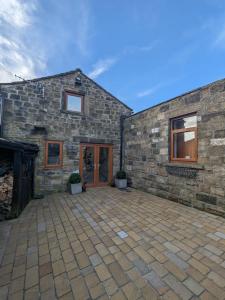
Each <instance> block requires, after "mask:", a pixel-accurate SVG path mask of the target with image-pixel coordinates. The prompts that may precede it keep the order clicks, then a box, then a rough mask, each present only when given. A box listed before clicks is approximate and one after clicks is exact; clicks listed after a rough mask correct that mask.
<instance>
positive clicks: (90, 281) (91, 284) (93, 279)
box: [85, 272, 99, 288]
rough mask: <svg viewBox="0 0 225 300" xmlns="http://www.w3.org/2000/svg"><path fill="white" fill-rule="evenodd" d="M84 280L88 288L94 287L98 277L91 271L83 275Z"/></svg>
mask: <svg viewBox="0 0 225 300" xmlns="http://www.w3.org/2000/svg"><path fill="white" fill-rule="evenodd" d="M85 281H86V284H87V286H88V288H91V287H94V286H96V285H97V284H98V283H99V278H98V276H97V275H96V273H94V272H92V273H90V274H88V275H87V276H85Z"/></svg>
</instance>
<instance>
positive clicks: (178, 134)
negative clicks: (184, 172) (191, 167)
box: [171, 115, 198, 162]
mask: <svg viewBox="0 0 225 300" xmlns="http://www.w3.org/2000/svg"><path fill="white" fill-rule="evenodd" d="M197 148H198V147H197V116H196V115H189V116H183V117H178V118H175V119H172V120H171V160H177V161H192V162H195V161H197V156H198V149H197Z"/></svg>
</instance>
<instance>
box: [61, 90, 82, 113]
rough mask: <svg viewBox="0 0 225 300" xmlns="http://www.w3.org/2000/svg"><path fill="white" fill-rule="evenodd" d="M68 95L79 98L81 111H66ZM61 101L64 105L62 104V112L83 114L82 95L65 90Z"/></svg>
mask: <svg viewBox="0 0 225 300" xmlns="http://www.w3.org/2000/svg"><path fill="white" fill-rule="evenodd" d="M68 95H69V96H75V97H79V98H80V100H81V111H77V110H69V109H68ZM63 101H64V103H63V104H64V111H66V112H69V113H73V114H83V113H84V95H82V94H80V93H77V92H75V91H71V90H65V91H64V97H63Z"/></svg>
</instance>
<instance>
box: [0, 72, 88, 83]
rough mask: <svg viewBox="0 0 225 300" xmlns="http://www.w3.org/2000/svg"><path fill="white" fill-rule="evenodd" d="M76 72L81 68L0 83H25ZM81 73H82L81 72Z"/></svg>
mask: <svg viewBox="0 0 225 300" xmlns="http://www.w3.org/2000/svg"><path fill="white" fill-rule="evenodd" d="M76 72H81V73H82V71H81V69H79V68H77V69H75V70H71V71H67V72H62V73H58V74H54V75H48V76H43V77H38V78H33V79H27V80H26V79H24V80H20V81H12V82H0V85H13V84H20V83H21V84H22V83H27V82H35V81H39V80H45V79H50V78H55V77H61V76H66V75H70V74H73V73H76ZM82 74H83V73H82Z"/></svg>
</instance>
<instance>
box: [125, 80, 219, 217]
mask: <svg viewBox="0 0 225 300" xmlns="http://www.w3.org/2000/svg"><path fill="white" fill-rule="evenodd" d="M183 116H184V118H185V117H188V116H191V118H192V120H194V118H195V120H196V124H194V125H191V127H192V126H194V127H195V129H187V130H189V133H186V136H187V138H186V141H185V139H184V138H183V137H181V136H179V139H178V137H177V136H175V135H176V134H178V133H180V134H182V136H184V134H183V133H181V131H182V130H183V129H178V130H177V132H178V133H176V134H175V135H174V134H173V132H172V130H173V129H174V127H173V126H174V125H173V123H172V122H174V121H173V120H175V122H177V121H176V120H177V119H178V122H177V123H178V128H182V127H184V126H180V125H179V124H181V123H182V122H183V121H182V122H181V120H183V119H182V117H183ZM174 118H175V119H174ZM176 118H177V119H176ZM179 118H181V119H179ZM186 120H187V119H186ZM189 120H190V119H189ZM177 123H175V124H177ZM186 123H187V122H186ZM183 124H184V122H183ZM124 126H125V130H124V142H125V155H124V168H125V170H126V171H127V173H128V175H129V177H130V179H131V182H132V185H133V187H135V188H138V189H143V190H145V191H148V192H150V193H152V194H155V195H158V196H161V197H164V198H168V199H170V200H173V201H178V202H181V203H184V204H186V205H190V206H194V207H196V208H200V209H204V210H207V211H211V212H216V213H219V214H222V215H223V216H224V215H225V214H224V212H225V80H221V81H218V82H215V83H212V84H210V85H207V86H205V87H202V88H200V89H197V90H195V91H192V92H189V93H186V94H184V95H181V96H179V97H176V98H174V99H172V100H170V101H167V102H164V103H161V104H159V105H157V106H154V107H152V108H150V109H147V110H144V111H142V112H139V113H136V114H134V115H132V116H130V117H128V118H127V119H126V121H125V125H124ZM187 127H188V126H187ZM185 130H186V129H185ZM191 131H192V132H191ZM194 131H196V139H192V141H191V138H188V135H189V137H191V135H193V136H194ZM174 138H175V139H177V140H179V141H180V140H182V138H183V141H181V143H182V142H183V144H186V151H189V155H187V154H186V156H185V155H183V156H184V157H186V158H188V159H184V160H183V159H180V160H179V159H178V160H176V159H175V160H173V158H174V156H173V155H174V151H175V150H174V148H172V147H173V146H174V145H172V139H174ZM175 143H176V141H175V142H174V144H175ZM179 143H180V142H179ZM188 143H189V144H188ZM190 143H192V144H193V145H192V146H193V147H192V148H193V149H194V148H195V149H194V150H193V151H196V158H195V159H190V158H191V157H192V154H191V150H188V147H189V146H190ZM175 146H176V145H175ZM177 147H178V148H179V147H180V149H181V145H179V144H178V145H177ZM171 151H173V153H172V152H171ZM181 156H182V155H181ZM193 157H194V155H193ZM191 160H193V161H191Z"/></svg>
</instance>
